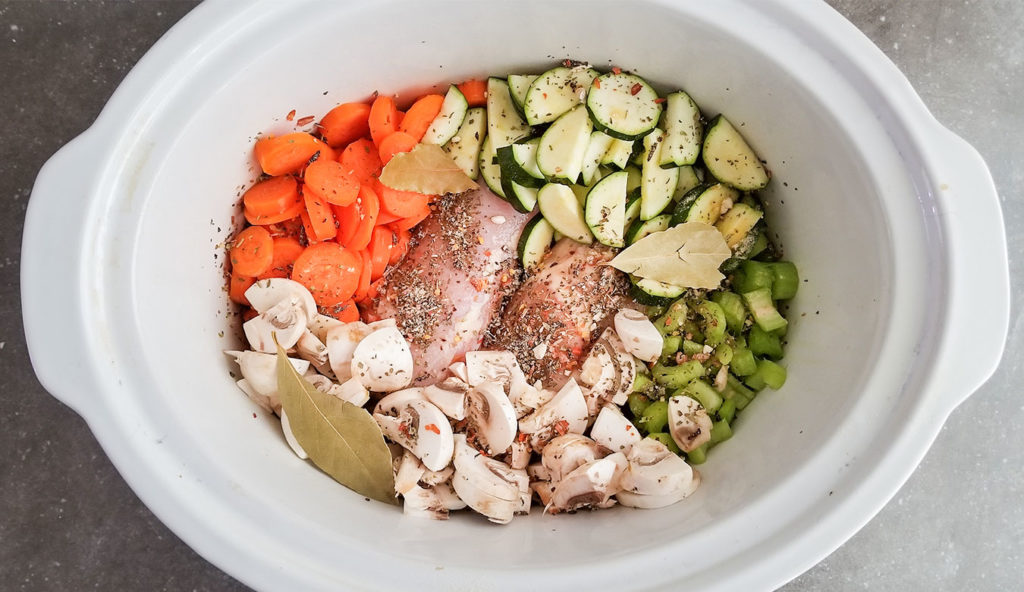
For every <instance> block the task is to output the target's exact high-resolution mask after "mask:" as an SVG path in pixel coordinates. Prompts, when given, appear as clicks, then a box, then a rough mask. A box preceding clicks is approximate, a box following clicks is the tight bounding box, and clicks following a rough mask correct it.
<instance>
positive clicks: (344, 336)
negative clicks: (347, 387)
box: [324, 321, 373, 380]
mask: <svg viewBox="0 0 1024 592" xmlns="http://www.w3.org/2000/svg"><path fill="white" fill-rule="evenodd" d="M372 332H373V331H372V330H371V329H370V327H369V326H367V324H366V323H363V322H360V321H354V322H351V323H340V324H338V325H335V326H333V327H331V328H330V329H329V330H328V331H327V337H326V338H325V340H324V345H325V346H326V347H327V359H328V361H329V362H330V366H331V371H332V372H334V375H335V376H337V377H338V380H347V379H349V378H351V377H352V354H353V353H354V352H355V351H356V346H358V345H359V342H360V341H362V340H363V338H364V337H366V336H367V335H369V334H370V333H372Z"/></svg>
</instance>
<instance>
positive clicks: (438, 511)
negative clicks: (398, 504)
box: [402, 483, 448, 520]
mask: <svg viewBox="0 0 1024 592" xmlns="http://www.w3.org/2000/svg"><path fill="white" fill-rule="evenodd" d="M402 497H403V501H402V513H403V514H405V515H406V516H413V517H416V518H429V519H430V520H447V519H448V508H446V507H445V504H444V502H443V501H442V500H441V498H440V497H439V496H438V495H437V492H436V491H434V488H433V487H420V486H419V485H416V484H415V483H413V484H412V487H411V488H409V489H408V490H406V491H405V492H404V493H403V494H402Z"/></svg>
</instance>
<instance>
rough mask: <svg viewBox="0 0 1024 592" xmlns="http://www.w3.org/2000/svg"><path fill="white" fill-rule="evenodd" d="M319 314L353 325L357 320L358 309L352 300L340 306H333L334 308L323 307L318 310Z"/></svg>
mask: <svg viewBox="0 0 1024 592" xmlns="http://www.w3.org/2000/svg"><path fill="white" fill-rule="evenodd" d="M320 312H321V313H323V314H325V315H327V316H330V317H334V318H335V319H338V320H339V321H341V322H342V323H354V322H355V321H358V320H359V309H358V308H357V307H356V303H355V302H354V301H352V300H346V301H344V302H342V303H341V304H335V305H334V306H325V307H322V308H321V309H320Z"/></svg>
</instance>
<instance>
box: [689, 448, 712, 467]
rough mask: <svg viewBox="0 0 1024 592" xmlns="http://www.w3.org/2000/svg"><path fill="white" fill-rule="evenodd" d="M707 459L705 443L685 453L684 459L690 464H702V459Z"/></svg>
mask: <svg viewBox="0 0 1024 592" xmlns="http://www.w3.org/2000/svg"><path fill="white" fill-rule="evenodd" d="M707 459H708V445H707V443H704V444H701V445H700V446H698V447H696V448H694V449H693V450H691V451H689V452H687V453H686V461H687V462H689V463H690V464H691V465H702V464H704V461H706V460H707Z"/></svg>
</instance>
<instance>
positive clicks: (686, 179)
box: [672, 165, 701, 199]
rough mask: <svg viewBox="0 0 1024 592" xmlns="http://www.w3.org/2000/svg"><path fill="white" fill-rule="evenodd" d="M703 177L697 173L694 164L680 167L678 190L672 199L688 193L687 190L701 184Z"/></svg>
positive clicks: (677, 182)
mask: <svg viewBox="0 0 1024 592" xmlns="http://www.w3.org/2000/svg"><path fill="white" fill-rule="evenodd" d="M700 183H701V179H700V177H699V176H698V175H697V169H695V168H694V167H692V166H686V165H683V166H681V167H679V180H678V181H676V192H675V195H673V196H672V199H679V198H680V197H682V196H684V195H686V192H687V191H689V190H691V189H693V188H694V187H696V186H698V185H700Z"/></svg>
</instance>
